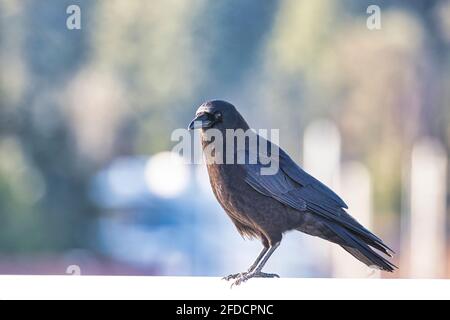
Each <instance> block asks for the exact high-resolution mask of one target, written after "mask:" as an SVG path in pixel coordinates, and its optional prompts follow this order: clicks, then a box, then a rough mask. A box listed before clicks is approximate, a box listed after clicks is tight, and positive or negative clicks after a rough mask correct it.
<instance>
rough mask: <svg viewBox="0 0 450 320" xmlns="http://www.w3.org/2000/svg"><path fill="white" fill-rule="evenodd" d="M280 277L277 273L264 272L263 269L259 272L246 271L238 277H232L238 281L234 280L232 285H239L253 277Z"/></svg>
mask: <svg viewBox="0 0 450 320" xmlns="http://www.w3.org/2000/svg"><path fill="white" fill-rule="evenodd" d="M279 277H280V276H279V275H277V274H275V273H264V272H261V271H259V272H244V273H243V274H241V276H239V277H237V279H236V278H232V279H236V281H234V282H233V284H232V285H231V287H233V286H238V285H240V284H241V283H244V282H246V281H247V280H249V279H251V278H279Z"/></svg>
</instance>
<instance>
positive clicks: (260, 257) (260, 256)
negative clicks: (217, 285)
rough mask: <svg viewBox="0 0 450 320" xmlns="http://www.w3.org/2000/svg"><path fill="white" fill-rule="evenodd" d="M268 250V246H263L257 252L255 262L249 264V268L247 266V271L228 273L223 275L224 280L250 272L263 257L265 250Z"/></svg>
mask: <svg viewBox="0 0 450 320" xmlns="http://www.w3.org/2000/svg"><path fill="white" fill-rule="evenodd" d="M268 250H269V248H266V247H264V248H263V249H262V250H261V252H260V253H259V255H258V257H257V258H256V260H255V262H253V264H252V265H251V266H250V268H248V270H247V271H245V272H240V273H234V274H230V275H228V276H226V277H223V279H224V280H227V281H229V280H231V279H236V278H239V277H241V276H242V275H244V274H248V273H250V272H252V271H253V270H255V268H256V267H257V266H258V263H259V262H260V261H261V259H262V258H263V257H264V255H265V254H266V252H267V251H268Z"/></svg>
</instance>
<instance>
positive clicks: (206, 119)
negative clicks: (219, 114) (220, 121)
mask: <svg viewBox="0 0 450 320" xmlns="http://www.w3.org/2000/svg"><path fill="white" fill-rule="evenodd" d="M214 123H215V119H214V116H213V115H211V114H209V113H200V114H198V115H197V116H196V117H195V118H194V120H192V121H191V123H190V124H189V127H188V129H189V130H194V129H200V128H210V127H212V126H213V125H214Z"/></svg>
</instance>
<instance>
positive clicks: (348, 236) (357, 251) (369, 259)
mask: <svg viewBox="0 0 450 320" xmlns="http://www.w3.org/2000/svg"><path fill="white" fill-rule="evenodd" d="M329 227H330V229H331V230H333V232H334V233H335V234H336V235H337V236H338V237H339V238H340V239H341V240H342V242H341V243H339V244H340V245H341V247H342V248H344V250H346V251H347V252H348V253H350V254H351V255H352V256H354V257H355V258H356V259H358V260H359V261H361V262H362V263H364V264H366V265H367V266H369V267H372V268H377V269H380V270H384V271H388V272H393V271H394V270H395V269H396V268H397V267H396V266H395V265H394V264H392V263H391V262H390V261H388V260H386V259H385V258H383V257H382V256H381V255H379V254H378V253H377V252H375V251H374V250H373V249H372V248H371V247H370V246H372V247H374V248H376V249H378V250H380V251H381V252H383V253H385V254H387V255H389V256H390V254H389V252H388V251H387V250H386V249H385V247H387V246H386V245H384V243H381V244H380V243H378V242H375V241H373V239H367V238H365V237H361V236H360V235H355V234H354V233H352V232H351V231H349V230H347V229H346V228H344V227H342V226H339V225H337V224H334V223H332V224H331V225H329Z"/></svg>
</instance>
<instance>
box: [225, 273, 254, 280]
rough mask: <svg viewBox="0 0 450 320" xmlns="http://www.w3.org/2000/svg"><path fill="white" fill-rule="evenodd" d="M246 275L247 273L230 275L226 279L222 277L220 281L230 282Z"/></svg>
mask: <svg viewBox="0 0 450 320" xmlns="http://www.w3.org/2000/svg"><path fill="white" fill-rule="evenodd" d="M246 274H248V272H247V271H245V272H239V273H232V274H230V275H228V276H226V277H223V278H222V280H227V281H230V280H234V279H237V278H240V277H242V276H244V275H246Z"/></svg>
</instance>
